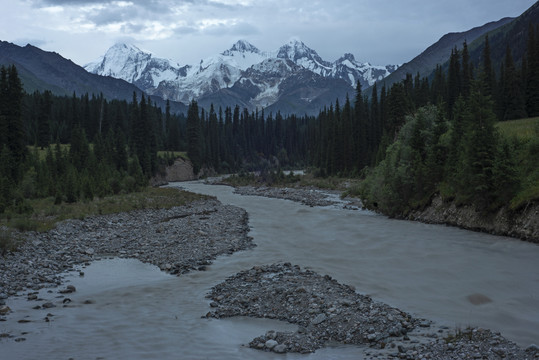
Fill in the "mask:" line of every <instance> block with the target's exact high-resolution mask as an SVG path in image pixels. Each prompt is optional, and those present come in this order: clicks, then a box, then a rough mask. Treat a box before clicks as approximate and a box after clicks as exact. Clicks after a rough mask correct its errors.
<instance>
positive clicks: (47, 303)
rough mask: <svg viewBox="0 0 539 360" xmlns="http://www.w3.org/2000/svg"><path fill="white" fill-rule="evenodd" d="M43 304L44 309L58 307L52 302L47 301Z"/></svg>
mask: <svg viewBox="0 0 539 360" xmlns="http://www.w3.org/2000/svg"><path fill="white" fill-rule="evenodd" d="M42 306H43V308H44V309H50V308H53V307H56V305H54V304H53V303H51V302H46V303H44V304H43V305H42Z"/></svg>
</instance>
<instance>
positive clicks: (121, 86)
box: [0, 41, 187, 113]
mask: <svg viewBox="0 0 539 360" xmlns="http://www.w3.org/2000/svg"><path fill="white" fill-rule="evenodd" d="M0 65H5V66H9V65H16V66H17V70H18V74H19V77H20V79H21V82H22V84H23V88H24V90H25V91H26V92H27V93H32V92H34V91H41V92H43V91H45V90H49V91H51V92H52V93H53V94H55V95H67V96H71V95H72V94H73V93H75V94H76V95H77V96H80V95H84V94H89V95H90V96H91V95H92V94H94V95H95V96H99V95H100V94H103V96H104V97H105V98H106V99H108V100H114V99H116V100H127V101H129V100H130V99H132V98H133V93H136V94H137V96H138V97H139V98H140V96H141V95H142V94H143V93H144V92H143V91H142V90H140V89H139V88H137V87H136V86H135V85H133V84H130V83H128V82H126V81H124V80H119V79H115V78H112V77H108V76H99V75H95V74H91V73H88V72H87V71H86V70H84V68H82V67H80V66H79V65H77V64H75V63H73V62H72V61H71V60H68V59H65V58H63V57H62V56H60V55H59V54H57V53H55V52H47V51H43V50H41V49H39V48H37V47H35V46H32V45H26V46H24V47H21V46H18V45H15V44H12V43H9V42H6V41H0ZM151 99H152V101H153V102H155V103H156V104H157V105H158V106H159V107H160V108H162V109H163V110H164V109H165V101H164V100H163V99H162V98H160V97H151ZM170 107H171V111H172V112H174V113H176V112H178V113H179V112H183V113H185V111H186V110H187V107H186V106H185V105H184V104H182V103H179V102H171V103H170Z"/></svg>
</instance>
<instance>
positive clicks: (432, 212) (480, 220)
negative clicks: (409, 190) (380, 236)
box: [406, 195, 539, 243]
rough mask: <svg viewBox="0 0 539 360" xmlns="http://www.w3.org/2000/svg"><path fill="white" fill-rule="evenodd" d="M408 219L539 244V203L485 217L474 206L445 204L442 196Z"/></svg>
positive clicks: (412, 213) (502, 209) (414, 212)
mask: <svg viewBox="0 0 539 360" xmlns="http://www.w3.org/2000/svg"><path fill="white" fill-rule="evenodd" d="M406 219H407V220H414V221H421V222H425V223H429V224H445V225H451V226H457V227H460V228H463V229H467V230H473V231H481V232H486V233H489V234H493V235H504V236H510V237H514V238H517V239H522V240H526V241H530V242H534V243H539V203H532V204H530V205H528V206H526V207H523V208H522V209H519V210H516V211H511V210H509V209H508V207H503V208H501V209H499V210H498V211H497V212H496V213H494V214H484V212H482V211H481V209H477V208H476V207H474V206H470V205H466V206H458V207H457V206H456V205H455V203H454V202H444V201H443V200H442V198H441V196H439V195H437V196H435V197H434V198H433V199H432V201H431V203H430V205H429V206H427V207H426V208H425V209H422V210H416V211H412V212H411V213H410V214H409V215H408V216H406Z"/></svg>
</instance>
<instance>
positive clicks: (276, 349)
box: [273, 344, 286, 354]
mask: <svg viewBox="0 0 539 360" xmlns="http://www.w3.org/2000/svg"><path fill="white" fill-rule="evenodd" d="M273 351H274V352H276V353H278V354H284V353H285V352H286V345H284V344H279V345H276V346H275V347H274V348H273Z"/></svg>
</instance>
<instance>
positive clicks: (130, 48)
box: [107, 43, 147, 54]
mask: <svg viewBox="0 0 539 360" xmlns="http://www.w3.org/2000/svg"><path fill="white" fill-rule="evenodd" d="M109 52H110V53H120V52H121V53H142V54H147V53H146V52H145V51H142V50H140V49H139V48H138V47H136V46H135V45H133V44H128V43H116V44H114V45H112V46H111V47H110V48H109V49H108V50H107V53H109Z"/></svg>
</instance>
